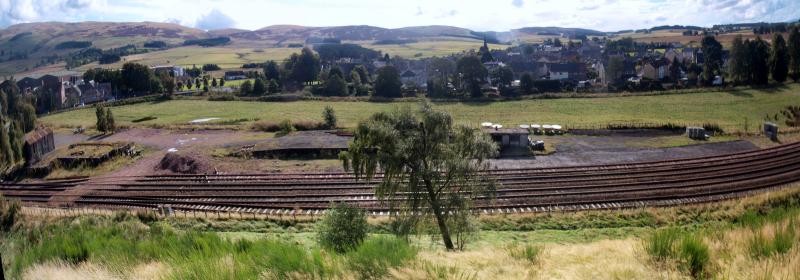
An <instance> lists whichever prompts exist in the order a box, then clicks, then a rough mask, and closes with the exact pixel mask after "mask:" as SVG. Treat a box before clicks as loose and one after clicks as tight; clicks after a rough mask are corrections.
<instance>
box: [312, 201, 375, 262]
mask: <svg viewBox="0 0 800 280" xmlns="http://www.w3.org/2000/svg"><path fill="white" fill-rule="evenodd" d="M367 228H368V224H367V215H366V214H365V213H364V210H361V209H358V208H356V207H353V206H349V205H347V204H344V203H340V204H337V205H336V206H334V207H333V208H331V210H329V211H328V212H327V213H326V214H325V217H324V218H322V221H321V222H320V229H319V236H318V238H319V244H320V245H322V246H323V247H325V248H328V249H331V250H334V251H336V252H339V253H344V252H347V251H350V250H352V249H355V248H356V247H358V245H360V244H361V243H362V242H363V241H364V238H366V237H367Z"/></svg>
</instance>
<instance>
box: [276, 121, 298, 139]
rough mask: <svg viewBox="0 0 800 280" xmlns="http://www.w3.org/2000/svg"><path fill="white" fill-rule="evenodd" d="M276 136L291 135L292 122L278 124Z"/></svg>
mask: <svg viewBox="0 0 800 280" xmlns="http://www.w3.org/2000/svg"><path fill="white" fill-rule="evenodd" d="M278 127H279V129H278V134H279V135H286V134H289V133H292V132H293V131H294V130H295V129H294V126H293V125H292V121H290V120H283V121H281V123H280V124H278Z"/></svg>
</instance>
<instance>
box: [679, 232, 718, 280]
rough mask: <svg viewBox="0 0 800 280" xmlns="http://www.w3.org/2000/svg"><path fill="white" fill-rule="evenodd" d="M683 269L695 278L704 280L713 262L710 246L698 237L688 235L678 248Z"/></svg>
mask: <svg viewBox="0 0 800 280" xmlns="http://www.w3.org/2000/svg"><path fill="white" fill-rule="evenodd" d="M678 248H679V249H678V253H679V254H678V256H679V257H680V261H681V264H680V267H681V269H683V270H685V271H687V272H689V273H690V274H691V275H692V277H694V278H703V277H704V276H705V275H706V272H707V271H706V270H707V268H708V266H709V264H710V262H711V254H710V250H709V248H708V245H707V244H706V243H705V242H704V241H703V239H702V238H701V237H699V236H697V235H686V236H684V238H683V239H682V240H681V243H680V245H679V247H678Z"/></svg>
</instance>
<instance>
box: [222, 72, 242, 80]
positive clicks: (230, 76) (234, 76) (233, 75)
mask: <svg viewBox="0 0 800 280" xmlns="http://www.w3.org/2000/svg"><path fill="white" fill-rule="evenodd" d="M244 79H247V75H245V74H244V71H226V72H225V80H226V81H233V80H244Z"/></svg>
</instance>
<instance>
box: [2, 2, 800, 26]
mask: <svg viewBox="0 0 800 280" xmlns="http://www.w3.org/2000/svg"><path fill="white" fill-rule="evenodd" d="M506 1H508V2H502V3H501V4H500V5H490V4H486V3H487V2H486V1H483V0H436V1H428V0H402V1H401V0H392V1H374V0H341V1H336V2H331V1H328V0H292V1H289V0H271V1H252V0H225V1H224V4H223V1H221V0H169V1H164V0H135V1H133V0H50V1H47V0H0V27H2V26H6V25H9V24H13V23H19V22H30V21H48V20H58V21H81V20H101V21H157V22H164V21H168V20H169V22H180V23H181V24H184V25H190V26H198V27H200V28H203V29H209V28H210V29H216V28H226V27H237V28H244V29H251V30H253V29H258V28H261V27H265V26H268V25H274V24H297V25H306V26H336V25H360V24H367V25H375V26H381V27H388V28H394V27H404V26H418V25H453V26H460V27H465V28H471V29H475V30H479V31H485V30H495V31H504V30H509V29H516V28H521V27H525V26H563V27H580V28H590V29H597V30H603V31H614V30H621V29H638V28H646V27H650V26H652V25H666V24H669V25H673V24H681V25H700V26H710V25H713V24H720V23H734V22H754V21H770V22H775V21H787V20H797V19H798V18H800V1H798V0H628V1H617V0H557V1H555V0H527V1H525V0H511V1H509V0H506ZM509 3H510V4H511V5H508V4H509ZM589 8H591V9H589ZM78 11H79V12H78ZM209 11H211V13H209ZM234 19H235V21H234Z"/></svg>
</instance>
